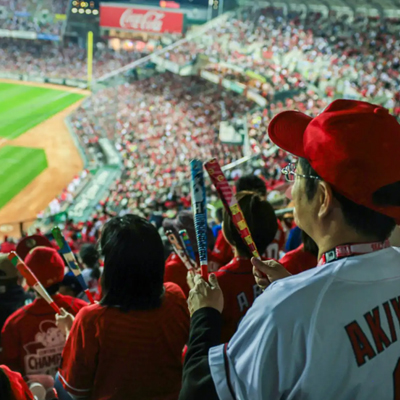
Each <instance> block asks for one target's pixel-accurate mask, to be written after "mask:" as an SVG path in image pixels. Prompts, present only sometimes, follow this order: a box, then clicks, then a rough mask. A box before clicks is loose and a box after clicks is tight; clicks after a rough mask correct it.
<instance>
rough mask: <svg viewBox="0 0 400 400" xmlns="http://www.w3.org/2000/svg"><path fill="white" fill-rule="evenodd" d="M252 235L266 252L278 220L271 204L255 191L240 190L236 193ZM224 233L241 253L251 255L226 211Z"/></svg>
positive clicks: (244, 255)
mask: <svg viewBox="0 0 400 400" xmlns="http://www.w3.org/2000/svg"><path fill="white" fill-rule="evenodd" d="M236 198H237V200H238V203H239V205H240V208H241V209H242V211H243V215H244V218H245V220H246V222H247V225H248V227H249V230H250V233H251V236H252V238H253V240H254V243H255V245H256V247H257V250H258V252H259V253H260V254H263V253H265V250H266V248H267V246H268V245H269V244H270V243H271V242H272V241H273V240H274V238H275V235H276V231H277V230H278V221H277V219H276V216H275V211H274V209H273V208H272V206H271V204H270V203H268V201H266V200H261V198H260V196H259V195H258V194H257V193H254V192H240V193H238V194H237V195H236ZM223 230H224V235H225V237H226V239H227V240H228V242H229V243H230V244H231V245H232V246H235V248H236V250H237V251H238V253H239V255H241V256H243V257H251V256H252V254H251V253H250V250H249V249H248V247H247V246H246V245H245V243H244V242H243V239H242V238H241V236H240V235H239V233H238V231H237V229H236V227H235V225H234V223H233V222H232V219H231V217H230V215H229V214H228V213H227V212H226V211H224V225H223Z"/></svg>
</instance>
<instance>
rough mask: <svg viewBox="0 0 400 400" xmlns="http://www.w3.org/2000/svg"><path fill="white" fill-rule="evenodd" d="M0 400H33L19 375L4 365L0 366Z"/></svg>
mask: <svg viewBox="0 0 400 400" xmlns="http://www.w3.org/2000/svg"><path fill="white" fill-rule="evenodd" d="M0 399H1V400H34V397H33V394H32V393H31V391H30V390H29V388H28V385H27V384H26V383H25V381H24V380H23V379H22V376H21V374H19V373H18V372H14V371H11V370H10V368H8V367H7V366H6V365H0Z"/></svg>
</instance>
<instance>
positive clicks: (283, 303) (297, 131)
mask: <svg viewBox="0 0 400 400" xmlns="http://www.w3.org/2000/svg"><path fill="white" fill-rule="evenodd" d="M354 127H356V129H355V128H354ZM269 134H270V137H271V139H272V140H273V141H274V142H275V143H276V144H277V145H279V146H280V147H282V148H285V149H287V151H289V152H290V153H292V154H296V155H297V156H299V157H301V158H300V162H299V165H298V166H297V168H296V169H295V170H294V169H293V168H287V169H285V170H284V171H283V172H285V173H286V174H290V175H291V176H292V177H293V179H294V181H295V183H294V187H293V190H292V193H293V200H294V203H295V208H296V215H295V216H296V222H297V225H298V226H299V227H300V228H302V229H304V230H305V232H307V233H308V234H309V235H310V236H311V237H312V238H313V239H314V240H315V242H316V244H317V245H318V249H319V260H320V261H319V265H320V268H313V269H311V270H309V271H306V272H303V273H301V274H298V275H296V276H292V277H289V278H285V279H283V280H282V281H280V282H276V283H273V284H272V285H270V286H269V287H268V288H267V289H266V290H265V291H264V293H263V294H262V295H261V296H259V298H258V299H257V301H256V302H255V303H254V304H253V307H252V308H251V309H250V311H249V312H248V313H247V314H246V316H245V317H244V319H243V321H242V323H241V325H240V327H239V329H238V331H237V332H236V334H235V335H234V337H233V338H232V340H231V341H230V342H229V344H228V345H220V346H217V347H213V346H215V344H216V342H217V340H218V339H217V337H218V335H219V333H220V326H221V315H220V313H221V311H222V308H223V296H222V292H221V290H220V288H219V287H218V282H217V280H216V279H214V277H210V285H208V284H207V283H205V282H204V280H203V279H202V278H201V277H198V278H196V286H195V288H194V289H193V290H192V291H191V296H190V299H189V307H190V310H191V313H192V324H191V332H190V340H189V344H188V352H187V355H186V359H185V367H184V378H183V390H182V392H181V395H180V399H181V400H183V399H189V398H190V399H200V398H207V399H217V398H225V397H226V398H229V397H230V396H232V394H231V393H234V394H235V395H234V397H239V398H241V397H249V398H252V399H254V400H257V399H265V398H271V397H272V398H282V397H292V398H300V397H304V394H305V393H306V396H307V399H310V400H313V399H321V398H324V399H327V400H329V399H338V398H348V397H351V398H354V399H365V398H374V399H375V398H380V399H384V398H392V397H393V396H394V395H395V393H397V391H398V388H397V385H398V383H399V382H398V381H399V380H398V379H397V376H398V369H399V366H398V354H399V351H400V342H399V341H397V333H396V332H397V331H398V330H399V329H398V325H396V327H395V326H394V325H393V323H392V322H390V321H393V320H394V319H396V318H397V317H396V310H397V309H398V306H399V300H398V280H399V270H398V266H399V264H400V252H399V250H398V249H396V248H394V247H390V244H389V243H388V241H387V239H388V238H389V236H390V234H391V233H392V231H393V229H394V228H395V225H396V221H399V220H400V196H399V194H400V171H399V169H398V168H397V159H396V154H397V151H398V149H399V148H400V125H399V124H398V122H397V121H396V120H395V118H394V117H393V116H391V115H389V113H388V112H387V111H386V110H385V109H383V108H382V107H377V106H375V105H373V104H369V103H364V102H357V101H351V100H337V101H335V102H333V103H332V104H331V105H330V106H328V108H327V109H325V110H324V112H322V113H321V114H320V115H319V116H318V117H316V118H315V119H313V118H310V117H308V116H306V115H305V114H302V113H300V112H290V113H288V112H286V113H282V114H280V115H278V116H277V117H276V118H275V119H274V120H273V121H272V124H271V125H270V126H269ZM273 264H274V262H266V263H263V262H261V261H258V260H254V266H255V275H256V280H257V282H258V283H259V284H261V285H262V286H264V287H265V284H267V285H268V283H269V282H267V279H264V278H263V277H262V276H261V275H260V273H261V272H263V273H268V272H269V271H271V270H274V269H276V268H275V267H274V265H273ZM278 265H279V264H278ZM377 265H379V266H380V267H379V268H377ZM285 274H286V275H287V272H285ZM286 275H284V276H286ZM390 304H391V305H392V306H393V307H392V306H391V305H390ZM385 310H386V311H385ZM381 318H382V320H381ZM381 321H382V322H381ZM389 328H390V333H389ZM378 331H379V334H378V333H377V332H378ZM389 346H390V350H388V348H389ZM209 360H210V361H211V360H212V362H210V364H209ZM227 365H228V369H226V366H227ZM334 365H345V366H346V367H345V368H343V369H340V368H339V369H336V370H335V379H334V380H332V367H333V366H334ZM200 377H201V381H200ZM393 377H394V378H393ZM359 382H363V384H362V385H360V384H359ZM377 382H379V384H377Z"/></svg>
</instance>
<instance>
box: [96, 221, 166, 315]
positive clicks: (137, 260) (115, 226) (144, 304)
mask: <svg viewBox="0 0 400 400" xmlns="http://www.w3.org/2000/svg"><path fill="white" fill-rule="evenodd" d="M100 247H101V253H102V255H103V256H104V272H103V275H102V281H101V283H102V290H103V299H102V300H101V304H102V305H104V306H111V307H120V308H121V310H123V311H128V310H150V309H155V308H158V307H160V306H161V302H162V294H163V293H164V285H163V279H164V268H165V267H164V248H163V243H162V240H161V237H160V235H159V234H158V232H157V229H156V228H155V227H154V226H153V225H152V224H151V223H150V222H148V221H147V220H146V219H144V218H142V217H139V216H137V215H133V214H127V215H124V216H123V217H114V218H112V219H110V221H108V222H107V223H106V224H105V225H104V228H103V231H102V235H101V238H100Z"/></svg>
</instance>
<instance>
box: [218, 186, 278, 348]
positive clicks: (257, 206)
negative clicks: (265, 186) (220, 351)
mask: <svg viewBox="0 0 400 400" xmlns="http://www.w3.org/2000/svg"><path fill="white" fill-rule="evenodd" d="M236 197H237V200H238V202H239V205H240V207H241V209H242V211H243V215H244V218H245V220H246V221H247V224H248V226H249V230H250V233H251V235H252V237H253V240H254V242H255V244H256V247H257V249H258V251H259V253H261V254H263V253H264V252H265V250H266V248H267V246H268V245H269V244H270V243H271V242H272V241H273V240H274V237H275V235H276V231H277V229H278V224H277V221H276V217H275V212H274V209H273V208H272V206H271V205H270V204H269V203H268V202H267V201H266V200H262V198H261V197H259V196H258V195H257V194H255V193H252V192H239V193H238V194H237V195H236ZM222 229H223V235H224V237H225V238H226V240H227V242H228V243H229V244H230V245H231V246H232V248H233V253H234V258H233V259H232V261H231V262H230V263H228V264H227V265H225V266H223V267H221V268H220V269H219V270H218V271H217V272H216V273H215V276H216V277H217V279H218V283H219V285H220V287H221V289H222V292H223V294H224V301H225V307H224V311H223V312H222V333H221V341H222V343H225V342H228V341H229V340H230V338H231V337H232V336H233V334H234V333H235V332H236V329H237V326H238V325H239V322H240V320H241V319H242V318H243V317H244V315H245V314H246V312H247V311H248V309H249V308H250V307H251V305H252V304H253V302H254V300H255V299H256V298H257V296H259V295H260V294H261V293H262V292H261V290H260V288H259V287H258V286H257V285H256V283H255V281H254V276H253V265H252V264H251V261H250V259H251V257H252V254H251V253H250V251H249V249H248V247H247V246H246V245H245V244H244V242H243V239H242V238H241V237H240V235H239V233H238V231H237V228H236V227H235V225H234V223H233V222H232V220H231V217H230V216H229V214H228V213H227V212H224V222H223V227H222Z"/></svg>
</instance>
